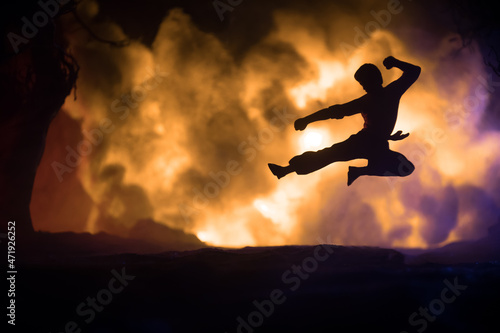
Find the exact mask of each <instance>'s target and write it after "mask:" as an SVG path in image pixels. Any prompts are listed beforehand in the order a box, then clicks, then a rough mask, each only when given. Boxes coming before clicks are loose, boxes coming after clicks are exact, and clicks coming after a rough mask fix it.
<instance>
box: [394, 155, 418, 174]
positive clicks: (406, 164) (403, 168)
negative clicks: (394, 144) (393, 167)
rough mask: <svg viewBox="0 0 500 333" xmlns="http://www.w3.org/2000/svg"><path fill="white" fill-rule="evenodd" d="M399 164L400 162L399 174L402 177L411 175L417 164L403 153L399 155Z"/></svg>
mask: <svg viewBox="0 0 500 333" xmlns="http://www.w3.org/2000/svg"><path fill="white" fill-rule="evenodd" d="M398 160H399V164H398V170H397V174H398V175H399V176H400V177H406V176H409V175H411V174H412V173H413V171H415V166H414V165H413V163H411V162H410V161H409V160H408V159H407V158H406V157H404V156H403V155H401V156H399V157H398Z"/></svg>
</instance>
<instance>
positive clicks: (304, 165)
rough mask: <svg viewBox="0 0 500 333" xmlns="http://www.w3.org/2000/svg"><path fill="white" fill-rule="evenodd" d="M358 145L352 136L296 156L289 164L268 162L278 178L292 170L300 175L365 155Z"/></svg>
mask: <svg viewBox="0 0 500 333" xmlns="http://www.w3.org/2000/svg"><path fill="white" fill-rule="evenodd" d="M358 146H359V144H358V142H357V139H356V138H355V136H351V137H350V138H349V139H347V140H346V141H343V142H340V143H337V144H334V145H333V146H331V147H329V148H325V149H322V150H319V151H308V152H305V153H303V154H302V155H298V156H295V157H293V158H292V159H291V160H290V162H289V165H287V166H279V165H276V164H271V163H270V164H268V166H269V169H271V172H272V173H273V174H274V175H275V176H276V177H278V179H279V178H282V177H284V176H286V175H288V174H289V173H292V172H296V173H297V174H299V175H305V174H308V173H311V172H314V171H316V170H319V169H321V168H324V167H325V166H327V165H329V164H331V163H334V162H340V161H350V160H352V159H355V158H360V157H363V154H362V153H361V152H360V151H359V149H358Z"/></svg>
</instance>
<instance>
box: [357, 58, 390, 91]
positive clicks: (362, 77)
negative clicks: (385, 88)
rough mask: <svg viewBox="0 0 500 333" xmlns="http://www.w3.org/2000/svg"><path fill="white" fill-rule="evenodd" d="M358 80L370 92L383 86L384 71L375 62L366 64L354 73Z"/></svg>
mask: <svg viewBox="0 0 500 333" xmlns="http://www.w3.org/2000/svg"><path fill="white" fill-rule="evenodd" d="M354 78H355V79H356V81H358V82H359V84H361V86H363V89H364V90H365V91H366V92H367V93H369V92H373V91H375V90H377V89H378V88H381V87H382V82H383V81H382V73H380V70H379V69H378V67H377V66H375V65H374V64H364V65H362V66H361V67H359V69H358V70H357V71H356V73H355V74H354Z"/></svg>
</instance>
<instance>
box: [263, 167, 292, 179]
mask: <svg viewBox="0 0 500 333" xmlns="http://www.w3.org/2000/svg"><path fill="white" fill-rule="evenodd" d="M267 165H268V166H269V169H270V170H271V172H272V173H273V175H275V176H276V177H278V179H280V178H283V177H285V176H286V175H288V171H287V168H286V167H282V166H280V165H277V164H272V163H268V164H267Z"/></svg>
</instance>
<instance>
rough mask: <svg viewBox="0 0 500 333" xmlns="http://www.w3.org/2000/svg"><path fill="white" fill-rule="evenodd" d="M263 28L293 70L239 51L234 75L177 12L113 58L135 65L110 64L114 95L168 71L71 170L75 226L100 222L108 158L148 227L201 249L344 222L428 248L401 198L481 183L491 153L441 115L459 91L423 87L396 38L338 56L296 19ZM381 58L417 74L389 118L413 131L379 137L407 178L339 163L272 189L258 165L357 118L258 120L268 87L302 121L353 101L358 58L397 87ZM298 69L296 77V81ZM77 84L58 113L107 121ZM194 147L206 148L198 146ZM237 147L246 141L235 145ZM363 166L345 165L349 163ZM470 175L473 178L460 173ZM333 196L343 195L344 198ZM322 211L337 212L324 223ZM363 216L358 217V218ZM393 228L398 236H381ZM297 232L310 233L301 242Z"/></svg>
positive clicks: (333, 137) (384, 239)
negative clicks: (355, 172)
mask: <svg viewBox="0 0 500 333" xmlns="http://www.w3.org/2000/svg"><path fill="white" fill-rule="evenodd" d="M275 20H276V22H275V23H276V26H277V28H276V30H275V31H273V32H271V33H270V35H269V36H268V38H266V39H265V40H263V41H262V47H265V46H266V45H268V44H270V43H271V44H272V43H275V44H279V43H285V44H286V45H289V46H290V47H291V48H292V49H293V50H294V51H295V52H296V53H297V54H298V55H299V56H300V57H301V59H302V60H301V61H302V62H301V65H300V66H296V67H293V66H295V65H294V63H290V64H288V63H287V61H290V60H287V59H288V58H286V57H283V58H280V59H278V60H279V61H277V60H276V59H273V58H272V57H270V56H266V55H265V54H264V55H262V54H259V53H258V52H256V53H252V52H250V53H249V54H248V55H247V57H246V58H245V59H244V60H243V61H242V65H241V67H238V66H239V65H236V64H235V63H234V60H233V59H232V58H231V57H230V56H229V54H228V51H227V50H226V49H225V48H224V47H223V45H222V44H221V42H219V41H218V40H217V39H216V38H214V37H213V36H211V35H210V34H207V33H204V32H202V31H200V30H199V29H198V28H196V27H195V25H194V24H193V23H192V22H191V21H190V19H189V17H188V16H187V15H186V14H184V13H182V12H181V11H176V10H174V11H172V12H171V13H170V14H169V16H168V17H167V18H165V20H164V22H163V23H162V25H161V27H160V29H159V32H158V36H157V39H156V41H155V43H154V44H153V45H154V46H153V49H152V50H151V49H148V48H146V47H144V46H143V45H141V44H139V43H136V44H133V45H131V46H130V47H129V48H126V49H124V50H123V51H121V52H123V53H124V54H126V55H127V57H128V58H129V59H131V60H133V61H131V63H130V64H122V65H121V68H120V70H121V71H122V72H123V73H128V74H127V75H124V78H123V80H125V81H127V80H128V81H127V82H122V83H121V86H120V87H119V88H120V89H121V90H120V91H127V89H130V87H134V85H137V84H138V83H140V81H141V78H144V77H145V76H146V75H145V73H144V68H146V67H152V66H153V64H156V65H158V66H159V67H160V68H161V69H162V71H164V72H168V73H171V74H170V76H169V78H168V80H165V81H164V82H163V83H162V84H161V85H159V86H158V88H157V89H155V90H151V91H149V92H148V94H147V96H145V97H144V101H141V103H139V105H140V106H138V107H137V108H131V110H130V111H131V112H130V115H129V116H128V118H127V119H124V120H117V121H116V123H114V125H115V126H116V129H115V131H114V132H113V133H110V134H109V135H108V136H107V137H105V138H104V139H105V145H106V147H105V149H104V146H102V147H100V148H99V149H101V148H103V149H102V151H101V152H99V153H98V154H102V156H100V155H99V156H97V155H95V156H94V155H93V156H90V157H88V158H87V161H86V162H85V163H83V164H82V166H81V167H80V169H79V170H78V173H79V179H80V180H81V183H82V184H83V187H84V189H85V191H87V193H88V194H89V195H90V197H91V198H92V200H93V202H94V206H95V207H94V210H93V213H92V214H90V216H89V220H88V223H87V230H89V231H91V232H97V231H99V230H98V228H97V227H96V224H95V223H96V220H97V219H98V217H99V214H102V213H99V209H101V208H99V209H98V207H100V206H99V205H100V202H102V201H103V196H104V194H103V193H104V192H103V191H104V190H103V186H102V184H101V183H99V180H97V177H96V174H98V173H99V172H100V171H101V170H102V169H103V168H104V167H105V166H107V165H110V164H120V165H122V166H123V167H124V169H125V174H124V179H123V183H122V184H121V185H120V186H122V187H121V188H122V189H124V188H125V189H127V188H130V187H132V186H139V187H140V188H141V189H142V190H143V191H144V195H145V197H147V199H148V200H149V202H150V203H151V205H152V207H153V209H154V213H153V214H154V216H152V217H153V218H154V219H155V220H156V221H159V222H161V223H165V224H167V225H170V226H173V227H177V228H182V229H184V230H185V231H186V232H191V233H193V234H195V235H197V236H198V238H199V239H200V240H202V241H204V242H207V243H208V244H210V245H216V246H228V247H241V246H248V245H285V244H303V243H310V242H312V241H314V240H315V239H316V238H317V237H320V236H321V237H323V236H324V237H326V235H324V233H326V231H325V230H334V231H332V233H335V234H334V236H335V237H334V239H335V242H336V243H338V244H351V243H352V242H353V239H354V238H353V236H352V232H353V231H352V230H351V229H350V228H351V224H352V221H351V220H350V219H354V218H355V219H358V220H359V219H361V220H363V219H365V218H366V220H367V222H366V223H367V224H366V226H367V228H368V223H372V224H371V227H370V228H373V230H375V229H376V230H379V231H378V232H379V234H377V235H378V236H376V237H378V238H377V239H373V237H375V236H373V235H375V234H373V235H371V234H370V232H369V231H366V230H359V234H360V235H361V234H365V233H366V236H363V237H365V238H360V239H361V240H360V241H359V242H360V244H357V245H364V244H366V243H367V242H368V241H369V242H370V244H375V245H376V244H382V245H388V244H389V245H392V246H402V247H423V248H427V247H429V246H431V244H429V243H428V242H427V241H426V239H425V237H424V236H423V232H422V230H423V228H424V226H425V224H426V216H425V215H424V214H423V213H422V212H421V211H419V208H418V205H417V204H415V205H414V207H411V203H412V202H411V200H410V201H409V200H408V198H407V197H408V196H409V194H408V193H409V192H411V196H413V197H414V199H412V200H415V201H417V200H419V197H420V196H422V195H424V194H428V195H433V193H435V192H437V191H439V190H440V189H441V188H442V187H443V186H444V185H445V184H447V185H450V184H451V185H462V184H475V185H478V186H481V185H482V184H483V183H484V180H483V175H484V173H485V172H486V169H485V165H487V162H486V160H487V159H488V152H489V151H491V150H498V142H500V140H498V138H496V137H494V136H493V135H491V136H488V135H487V134H485V136H484V139H483V140H482V141H478V142H475V143H474V146H473V145H472V144H471V143H470V140H469V137H470V135H471V134H470V133H471V131H470V129H471V128H473V127H474V125H475V123H473V122H472V118H469V120H471V122H463V124H465V125H464V126H462V127H458V128H452V127H451V126H450V124H448V122H447V121H446V117H445V114H446V112H448V110H449V109H450V108H451V106H452V105H453V104H456V103H460V101H462V100H463V99H464V97H465V96H466V94H467V93H468V91H469V89H465V88H466V87H465V88H464V87H462V86H460V87H459V86H458V84H457V86H456V87H452V88H453V89H451V90H452V91H454V92H456V94H455V95H454V96H449V95H447V94H445V93H444V92H443V91H442V90H440V89H439V87H438V84H437V82H436V81H435V79H434V76H433V69H434V67H435V64H433V62H432V61H431V60H429V59H428V58H423V57H422V58H416V57H414V56H412V54H410V53H409V52H408V51H407V50H406V48H405V44H404V42H403V41H402V40H400V39H398V38H397V37H396V36H395V35H393V34H392V33H390V32H389V31H385V30H380V31H377V32H375V33H373V34H372V36H371V38H370V39H369V40H367V41H366V42H365V43H363V44H362V45H360V46H359V47H358V48H357V49H356V50H355V51H354V52H353V53H352V55H350V56H349V57H346V56H345V55H344V54H342V53H341V52H340V51H331V49H329V48H328V47H327V45H326V42H325V40H326V38H321V37H322V36H317V35H315V34H313V33H308V31H307V29H308V28H306V27H305V26H300V25H297V24H294V21H293V20H291V19H287V16H286V15H283V14H282V13H281V14H280V13H278V14H276V18H275ZM191 39H197V40H202V41H203V43H197V44H196V45H197V47H199V48H200V49H199V50H198V51H197V52H196V54H193V55H190V56H189V57H185V56H183V55H182V53H181V49H182V47H183V45H188V44H189V45H191V44H192V41H191ZM280 45H281V44H280ZM259 46H260V45H257V46H256V47H255V49H258V47H259ZM82 47H84V46H82ZM109 52H111V51H109ZM112 52H117V51H112ZM391 52H397V54H394V55H395V56H397V57H398V58H401V59H404V60H406V61H410V62H412V63H416V64H419V65H421V66H422V68H423V72H422V75H421V77H420V79H419V80H418V81H417V82H416V84H415V85H414V86H413V87H412V88H411V89H410V90H409V91H408V92H407V93H406V94H405V95H404V96H403V99H402V100H401V104H400V114H399V118H398V123H397V124H396V130H403V131H404V132H410V133H411V135H410V137H409V138H408V139H406V140H404V141H401V142H394V143H391V147H392V148H393V149H395V150H398V151H401V152H402V153H403V154H405V155H406V156H407V157H408V158H409V159H410V160H412V161H413V163H414V164H415V165H416V168H417V169H416V172H415V173H414V174H412V175H411V176H410V177H408V178H405V179H393V178H390V179H389V178H387V179H383V178H373V177H364V178H361V179H360V180H359V181H357V182H358V183H355V184H354V185H353V186H352V187H349V188H347V186H346V185H345V179H346V173H347V165H348V164H346V163H338V164H335V165H332V166H328V167H326V168H324V169H322V170H320V171H318V172H317V173H314V174H311V175H307V176H297V175H290V176H287V177H285V178H284V179H282V180H279V181H276V179H275V178H273V177H272V175H271V174H270V173H269V171H268V170H267V168H266V164H267V163H268V162H276V163H281V164H286V162H287V160H288V159H289V158H291V157H293V156H294V155H295V154H299V153H302V152H304V151H307V150H318V149H322V148H324V147H328V146H331V145H332V144H334V143H335V142H338V141H341V140H344V139H346V138H347V137H348V136H349V135H350V134H354V133H356V132H357V131H359V130H360V128H361V126H362V120H361V118H360V116H359V115H358V116H353V117H346V118H344V119H342V120H331V121H329V122H324V123H321V124H319V123H318V124H314V125H311V126H310V127H308V128H307V129H306V130H305V131H304V132H295V131H294V130H293V121H292V120H289V123H288V125H287V126H285V127H284V128H278V127H276V126H274V125H273V124H270V123H269V120H268V117H267V118H266V117H265V115H266V114H268V113H266V112H269V110H268V109H271V107H272V106H269V105H266V104H265V103H269V102H268V101H269V100H272V98H270V97H269V95H270V93H269V91H272V92H273V94H274V92H275V91H277V89H274V88H273V87H275V86H276V85H277V84H276V82H278V83H279V85H280V87H281V86H282V87H283V91H284V94H285V96H284V97H283V99H282V100H286V99H288V101H289V102H290V103H291V104H293V105H288V106H286V105H283V106H281V107H288V109H289V111H288V112H294V113H295V114H296V115H297V116H303V115H306V114H309V113H312V112H314V111H317V110H318V109H320V108H324V107H327V106H330V105H333V104H339V103H345V102H348V101H350V100H352V99H354V98H357V97H359V96H361V95H362V94H363V93H364V92H363V90H362V89H361V87H360V86H359V85H358V84H357V82H356V81H355V80H354V78H353V74H354V72H355V70H356V69H357V68H358V67H359V66H360V65H361V64H363V63H365V62H372V63H375V64H376V65H378V66H379V68H381V70H382V73H383V76H384V82H385V84H387V83H389V82H391V81H392V80H394V79H396V78H397V77H398V76H399V75H400V73H399V72H398V70H396V69H393V70H391V71H387V70H385V69H384V68H383V67H382V64H381V61H382V59H384V58H385V57H386V56H388V55H389V53H391ZM443 52H444V51H443ZM124 54H118V53H112V54H111V53H110V56H115V57H117V56H123V55H124ZM443 56H444V55H443ZM123 58H126V57H123ZM468 59H469V64H468V65H469V69H468V70H469V72H470V74H468V75H470V76H471V77H476V76H478V75H482V74H483V69H482V60H481V58H480V57H479V56H476V55H473V54H471V55H468ZM180 63H182V64H183V66H181V67H182V68H180V66H179V65H178V64H180ZM289 67H293V68H294V70H290V69H289ZM82 71H85V68H82ZM288 71H290V72H293V73H289V72H288ZM297 72H299V73H301V75H300V76H299V77H300V78H298V77H297V75H296V73H297ZM457 75H458V74H457ZM463 75H466V74H463ZM457 82H461V83H460V84H463V82H469V81H468V80H457ZM273 84H274V85H273ZM452 84H454V83H453V82H452V83H450V85H452ZM471 84H473V83H471ZM88 85H89V84H87V86H86V84H85V83H83V84H82V85H79V88H78V89H79V94H80V96H79V98H78V100H77V101H76V102H75V101H70V100H69V99H68V102H67V104H66V105H65V109H66V110H67V112H68V113H69V114H71V115H73V116H74V117H75V118H84V119H85V122H84V127H85V130H87V131H89V130H91V129H92V126H94V124H95V123H98V121H99V120H100V119H102V118H104V117H108V116H109V113H110V105H111V103H112V101H113V99H114V98H115V97H116V96H112V97H98V96H100V95H99V94H97V93H96V92H95V91H94V90H93V89H92V88H91V87H89V86H88ZM81 86H82V87H81ZM454 88H456V89H454ZM266 94H267V95H266ZM262 95H266V96H268V97H267V99H263V97H262ZM271 95H272V94H271ZM273 103H274V102H273ZM478 112H479V111H478ZM252 126H253V127H252ZM273 126H274V127H273ZM248 128H250V129H248ZM259 131H260V132H259ZM436 131H441V133H444V135H441V136H440V137H439V138H440V139H439V140H438V139H437V138H438V136H436V135H435V134H433V133H435V132H436ZM264 132H266V136H265V137H264V136H263V137H262V138H259V137H258V135H257V136H256V134H255V133H264ZM194 140H197V141H194ZM194 142H197V143H198V144H199V145H204V144H206V146H203V147H204V148H203V150H202V151H200V149H199V147H197V146H195V145H196V143H194ZM241 142H244V143H245V145H244V146H241V144H240V143H241ZM221 147H224V148H223V149H222V148H221ZM464 155H466V156H467V159H464V158H463V157H464ZM92 158H94V160H92ZM97 158H99V159H98V160H97ZM231 160H235V161H237V162H238V167H239V168H240V172H239V173H238V174H236V173H234V174H230V173H229V172H228V170H227V167H226V165H227V162H229V161H231ZM220 161H222V162H223V163H222V162H221V163H218V162H220ZM363 163H364V161H353V162H352V163H351V164H349V165H363ZM471 169H473V170H475V171H474V172H473V173H469V172H468V170H471ZM226 175H228V176H226ZM127 186H128V187H127ZM405 196H406V197H405ZM122 197H124V195H122ZM413 197H412V198H413ZM117 198H118V196H117ZM345 198H352V201H344V200H347V199H345ZM116 200H119V199H116ZM351 205H358V206H351ZM126 206H127V204H126V203H125V202H121V203H120V202H115V204H114V207H115V208H116V209H114V210H113V209H111V208H109V209H110V212H111V210H112V213H113V214H115V215H113V216H116V217H117V218H120V216H121V215H120V214H121V212H124V211H126V209H125V208H126ZM180 206H183V207H188V209H187V210H186V209H184V210H185V211H187V213H184V214H181V213H180V209H179V207H180ZM120 207H121V208H120ZM358 207H360V208H359V209H358ZM367 207H368V208H367ZM361 208H362V209H361ZM120 209H121V210H120ZM332 211H333V213H336V212H338V214H334V216H335V219H331V220H329V218H330V217H329V216H331V214H332V213H331V212H332ZM341 211H345V212H346V213H345V214H341V213H340V212H341ZM361 213H363V214H364V215H356V214H361ZM110 214H111V213H110ZM137 214H138V215H140V214H139V213H137ZM349 214H351V215H349ZM186 215H188V216H187V217H186ZM363 221H364V220H363ZM363 221H361V222H363ZM369 221H371V222H369ZM373 221H375V222H373ZM463 223H469V222H468V221H466V220H465V219H460V220H459V221H458V226H460V225H461V224H463ZM374 224H376V226H373V225H374ZM458 226H457V227H458ZM330 227H331V228H333V229H328V228H330ZM360 229H364V228H360ZM397 230H405V232H401V233H400V236H398V237H395V236H391V235H394V234H396V231H397ZM305 231H308V232H307V233H308V234H309V236H308V237H309V238H305V236H304V234H306V232H305ZM314 235H317V237H314ZM450 235H451V236H450V237H448V239H445V240H443V241H442V242H441V243H440V244H445V243H447V242H449V241H450V240H452V239H454V238H453V237H454V236H453V233H451V234H450ZM360 237H361V236H360ZM370 237H371V238H370ZM434 245H436V244H434Z"/></svg>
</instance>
